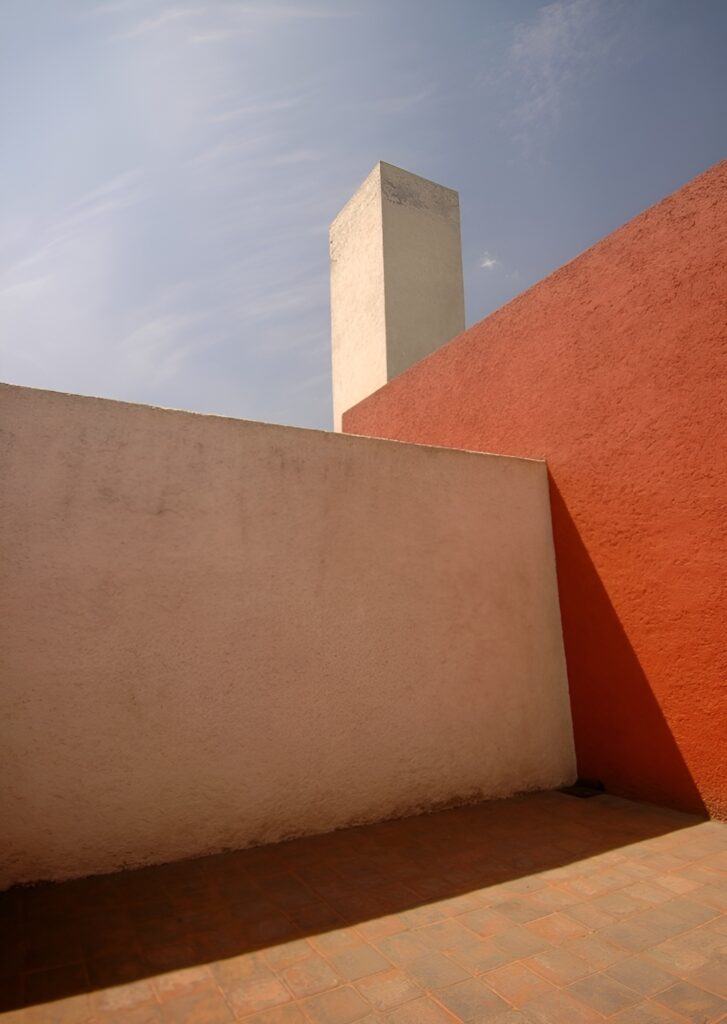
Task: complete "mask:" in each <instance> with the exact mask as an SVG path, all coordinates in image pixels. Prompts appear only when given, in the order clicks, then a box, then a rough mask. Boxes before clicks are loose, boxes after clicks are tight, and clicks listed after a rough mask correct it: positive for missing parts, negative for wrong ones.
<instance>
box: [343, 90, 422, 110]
mask: <svg viewBox="0 0 727 1024" xmlns="http://www.w3.org/2000/svg"><path fill="white" fill-rule="evenodd" d="M436 92H437V87H436V85H434V84H430V85H425V86H423V87H422V88H421V89H416V90H414V91H413V92H404V93H400V94H395V93H394V94H392V95H390V96H380V97H378V98H376V99H373V100H366V101H364V102H363V103H356V104H351V107H352V108H353V109H356V110H359V111H362V110H365V111H367V112H370V113H374V114H376V113H378V114H403V113H405V112H406V111H408V110H413V109H414V107H418V106H419V105H420V104H421V103H425V102H426V101H427V100H429V99H431V98H432V97H433V96H434V95H435V94H436Z"/></svg>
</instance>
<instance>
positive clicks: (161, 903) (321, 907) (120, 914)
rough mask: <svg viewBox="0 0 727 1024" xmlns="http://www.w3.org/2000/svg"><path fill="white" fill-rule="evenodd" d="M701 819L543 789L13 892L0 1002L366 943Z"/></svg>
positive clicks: (33, 1000)
mask: <svg viewBox="0 0 727 1024" xmlns="http://www.w3.org/2000/svg"><path fill="white" fill-rule="evenodd" d="M696 823H697V819H695V818H694V817H691V816H686V815H683V814H680V813H679V812H675V811H667V810H665V809H662V808H656V807H649V806H645V805H636V804H628V803H625V802H622V801H618V800H614V799H613V798H611V797H598V798H596V799H593V800H589V801H582V800H577V799H574V798H572V797H567V796H564V795H562V794H558V793H542V794H534V795H529V796H523V797H516V798H513V799H511V800H503V801H493V802H489V803H482V804H475V805H469V806H466V807H461V808H458V809H453V810H447V811H440V812H437V813H432V814H423V815H420V816H418V817H413V818H406V819H400V820H395V821H388V822H383V823H380V824H376V825H368V826H359V827H353V828H349V829H344V830H341V831H338V832H333V833H328V834H325V835H319V836H311V837H306V838H301V839H296V840H291V841H288V842H284V843H278V844H275V845H273V846H266V847H257V848H254V849H249V850H244V851H238V852H232V853H226V854H219V855H214V856H209V857H203V858H199V859H196V860H188V861H181V862H175V863H171V864H166V865H161V866H155V867H147V868H141V869H137V870H129V871H123V872H118V873H116V874H111V875H98V876H93V877H90V878H84V879H79V880H74V881H68V882H62V883H42V884H39V885H35V886H16V887H15V888H13V889H10V890H8V891H6V892H5V893H2V894H0V923H3V925H4V927H3V931H4V933H5V934H6V935H7V936H9V937H10V943H9V946H8V947H7V949H6V954H5V956H4V958H3V970H2V972H0V979H2V980H1V981H0V994H1V996H2V1001H1V1002H0V1011H4V1010H11V1009H15V1008H17V1007H20V1006H33V1005H36V1004H42V1003H51V1002H52V1001H55V1000H61V999H64V998H66V997H69V996H74V995H79V994H81V993H86V992H93V991H97V990H100V989H106V988H110V987H113V986H118V985H127V984H129V983H131V982H138V981H141V980H143V979H146V978H151V977H154V976H157V975H159V974H162V973H167V972H170V971H176V970H180V969H182V968H188V967H194V966H199V965H206V964H212V963H213V962H215V961H226V960H228V959H229V958H232V957H239V956H241V955H242V954H249V953H254V952H257V951H262V950H266V949H269V948H270V947H272V946H276V945H279V944H281V943H287V942H292V941H294V940H296V939H301V938H307V937H310V936H320V935H322V934H324V933H327V932H329V931H332V930H336V929H340V928H346V927H358V928H360V929H362V941H367V939H366V938H364V937H363V935H367V936H368V940H369V941H381V942H385V941H386V935H387V925H386V922H387V921H391V919H392V915H401V914H404V915H413V918H410V919H411V920H412V921H417V920H419V919H421V920H420V923H428V921H429V919H436V918H437V917H443V916H446V915H447V914H451V913H455V912H465V911H466V909H467V900H468V897H467V894H468V893H470V892H474V891H475V890H482V889H485V888H486V887H489V888H488V892H487V896H488V899H487V901H485V906H487V905H496V904H497V903H498V902H502V901H504V900H506V899H513V898H517V896H518V893H521V894H525V893H527V892H528V891H529V890H531V889H533V888H537V885H536V884H534V882H533V877H532V876H533V875H536V874H538V873H540V872H545V871H553V872H555V874H554V875H553V876H552V877H550V876H549V877H550V882H551V883H554V884H556V886H557V883H558V874H557V872H558V869H567V868H568V867H569V866H570V867H572V866H573V865H575V864H577V863H578V862H579V861H583V860H584V859H586V858H592V857H595V856H598V855H601V854H604V853H607V852H608V851H617V850H619V849H621V848H623V847H624V846H628V845H630V844H634V843H641V842H643V841H644V840H647V839H652V838H655V837H658V836H665V835H667V834H669V833H672V832H676V831H678V830H681V829H685V828H689V827H690V826H692V825H694V824H696ZM634 856H636V854H634ZM618 859H619V858H618V857H616V858H615V861H618ZM614 866H615V867H616V868H617V867H618V864H617V863H615V864H614ZM583 870H584V871H585V872H587V873H589V877H592V874H593V872H594V871H596V870H601V871H603V870H606V871H608V870H613V869H612V868H610V867H609V865H608V863H606V862H604V863H602V864H600V865H598V866H594V865H589V866H588V867H584V869H583ZM634 880H635V879H634V878H631V879H630V881H634ZM627 881H628V880H627ZM583 898H584V899H586V897H583ZM470 909H472V908H471V907H470ZM480 909H482V907H481V906H480ZM555 909H556V908H555V907H554V908H553V910H555ZM548 912H550V911H548ZM417 915H418V916H417ZM381 919H384V921H383V922H381ZM374 921H377V922H380V923H378V924H372V922H374ZM367 922H368V924H367ZM409 926H411V927H414V924H413V923H412V924H411V925H409ZM377 928H378V932H377ZM366 929H368V931H366ZM377 934H380V935H381V936H383V937H384V938H383V939H377V938H375V936H376V935H377ZM473 934H474V933H473ZM372 935H373V936H374V937H373V938H372ZM390 938H393V939H395V938H396V936H390ZM49 1011H50V1007H49Z"/></svg>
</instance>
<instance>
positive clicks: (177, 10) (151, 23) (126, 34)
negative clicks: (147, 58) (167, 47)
mask: <svg viewBox="0 0 727 1024" xmlns="http://www.w3.org/2000/svg"><path fill="white" fill-rule="evenodd" d="M206 10H207V8H206V7H168V8H166V10H163V11H160V13H159V14H157V15H155V16H154V17H150V18H142V19H141V20H140V21H137V22H136V24H135V25H132V26H131V27H130V28H127V29H125V30H124V31H122V32H117V33H116V34H115V35H114V39H135V38H138V37H139V36H145V35H148V34H149V33H151V32H156V31H157V30H158V29H161V28H165V27H167V26H169V25H170V24H172V23H174V22H178V21H181V20H182V19H186V18H199V17H201V16H202V15H203V14H205V12H206Z"/></svg>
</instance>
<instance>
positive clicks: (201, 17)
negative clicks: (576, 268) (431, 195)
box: [0, 0, 727, 428]
mask: <svg viewBox="0 0 727 1024" xmlns="http://www.w3.org/2000/svg"><path fill="white" fill-rule="evenodd" d="M0 19H1V23H2V33H1V42H0V48H1V50H0V132H1V134H0V137H1V138H2V140H3V143H2V147H1V149H2V152H1V153H0V378H1V379H3V380H5V381H10V382H13V383H18V384H26V385H31V386H34V387H45V388H52V389H55V390H63V391H75V392H80V393H82V394H94V395H102V396H106V397H110V398H121V399H125V400H129V401H138V402H148V403H153V404H157V405H164V406H172V407H176V408H187V409H195V410H199V411H202V412H214V413H221V414H223V415H231V416H241V417H245V418H249V419H260V420H266V421H271V422H280V423H290V424H295V425H301V426H314V427H324V428H329V427H330V426H331V398H330V366H329V363H330V354H329V310H328V234H327V232H328V224H329V223H330V221H331V220H332V219H333V217H334V216H335V214H336V213H337V212H338V210H339V208H340V207H341V206H342V205H343V203H344V202H345V201H346V199H347V198H348V197H349V196H350V195H351V193H352V192H353V191H354V190H355V188H356V187H357V185H358V184H359V183H360V182H361V181H362V180H363V178H364V177H365V176H366V174H367V173H368V172H369V171H370V169H371V168H372V167H373V165H374V164H375V163H376V162H377V161H378V160H386V161H388V162H390V163H394V164H397V165H399V166H401V167H405V168H407V169H409V170H412V171H414V172H416V173H418V174H421V175H424V176H425V177H429V178H433V179H434V180H435V181H438V182H441V183H442V184H444V185H448V186H450V187H452V188H456V189H458V190H459V192H460V202H461V209H462V235H463V254H464V267H465V296H466V308H467V323H468V324H471V323H474V322H476V321H477V320H479V319H481V318H482V317H483V316H485V315H486V314H487V313H489V312H491V311H492V310H494V309H496V308H497V307H498V306H500V305H502V304H503V303H505V302H507V301H508V300H509V299H511V298H512V297H514V296H515V295H517V294H518V293H519V292H521V291H522V290H523V289H525V288H527V287H528V286H529V285H531V284H533V283H534V282H535V281H537V280H539V279H540V278H542V277H544V276H545V275H546V274H548V273H549V272H550V271H551V270H554V269H555V268H556V267H558V266H560V265H561V264H562V263H564V262H566V261H567V260H569V259H571V258H572V257H573V256H575V255H576V254H577V253H579V252H580V251H582V250H583V249H586V248H588V246H590V245H591V244H593V243H594V242H595V241H597V240H598V239H599V238H600V237H601V236H603V235H604V234H607V233H608V232H610V231H611V230H613V229H614V228H616V227H617V226H618V225H619V224H621V223H623V222H624V221H626V220H628V219H629V218H631V217H632V216H634V215H635V214H636V213H638V212H639V211H640V210H642V209H643V208H644V207H646V206H648V205H650V204H651V203H653V202H655V201H657V200H658V199H660V198H661V197H663V196H664V195H666V194H668V193H669V192H671V191H673V190H674V189H676V188H678V187H679V186H680V185H682V184H683V183H684V182H686V181H688V180H689V179H690V178H691V177H693V176H694V175H696V174H698V173H699V172H700V171H702V170H705V169H706V168H707V167H709V166H710V165H711V164H713V163H715V162H717V161H718V160H720V159H723V158H724V157H725V156H727V58H726V57H725V54H726V53H727V3H725V2H724V0H556V2H553V3H539V2H535V0H448V2H445V0H437V2H432V0H340V2H337V0H287V2H285V0H257V2H252V3H247V2H245V0H207V2H205V0H168V2H165V0H103V2H95V0H4V2H3V4H2V11H1V12H0Z"/></svg>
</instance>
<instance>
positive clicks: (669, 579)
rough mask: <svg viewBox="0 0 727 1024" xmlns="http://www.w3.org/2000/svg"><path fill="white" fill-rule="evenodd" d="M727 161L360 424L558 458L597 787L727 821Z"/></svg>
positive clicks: (579, 744)
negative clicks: (599, 782) (705, 811)
mask: <svg viewBox="0 0 727 1024" xmlns="http://www.w3.org/2000/svg"><path fill="white" fill-rule="evenodd" d="M726 412H727V162H725V163H721V164H719V165H717V166H715V167H714V168H712V169H711V170H710V171H708V172H707V173H706V174H704V175H702V176H701V177H699V178H697V179H695V180H694V181H693V182H691V183H690V184H689V185H687V186H686V187H685V188H683V189H682V190H680V191H679V192H677V193H675V194H674V195H672V196H670V197H669V198H667V199H665V200H664V201H663V202H662V203H660V204H658V205H657V206H655V207H653V208H651V209H649V210H647V211H646V212H645V213H643V214H641V215H640V216H639V217H637V218H636V219H635V220H633V221H631V222H630V223H629V224H627V225H625V226H624V227H622V228H621V229H619V230H618V231H616V232H615V233H614V234H612V235H610V236H609V237H607V238H605V239H604V240H603V241H601V242H599V243H598V245H596V246H594V247H593V248H592V249H590V250H589V251H588V252H586V253H584V254H583V255H581V256H579V257H578V258H577V259H575V260H574V261H573V262H572V263H570V264H568V265H567V266H565V267H563V268H561V269H560V270H558V271H557V272H556V273H555V274H553V275H552V276H551V277H549V278H547V279H546V280H544V281H542V282H541V283H540V284H538V285H536V286H535V287H534V288H532V289H530V290H529V291H527V292H526V293H524V294H523V295H521V296H520V297H519V298H517V299H516V300H515V301H514V302H512V303H510V304H509V305H508V306H506V307H504V308H503V309H501V310H499V311H498V312H497V313H495V314H493V315H492V316H490V317H488V318H487V319H486V320H483V321H482V322H481V323H479V324H477V325H476V326H474V327H472V328H471V329H470V330H468V331H466V332H465V333H464V334H463V335H461V336H460V337H459V338H457V339H455V340H454V341H453V342H451V343H450V344H449V345H447V346H445V347H444V348H443V349H441V350H440V351H439V352H437V353H435V354H434V355H432V356H430V357H429V358H427V359H426V360H424V361H422V362H421V363H419V364H417V365H416V366H415V367H413V368H412V369H410V370H409V371H408V372H407V373H405V374H403V375H402V376H401V377H399V378H398V379H396V380H395V381H393V382H392V383H390V384H389V385H388V386H387V387H385V388H383V389H382V390H381V391H379V392H377V393H376V394H374V395H373V396H371V397H370V398H368V399H366V400H365V401H363V402H362V403H361V404H359V405H358V406H356V407H355V408H354V409H353V410H351V411H350V412H348V413H347V414H346V415H345V416H344V430H347V431H348V432H350V433H358V434H368V435H376V436H379V437H389V438H398V439H401V440H405V441H418V442H423V443H426V444H438V445H451V446H453V447H458V448H469V449H475V450H481V451H491V452H503V453H506V454H509V455H525V456H530V457H534V458H545V459H547V462H548V467H549V471H550V474H551V503H552V505H553V528H554V534H555V545H556V556H557V565H558V580H559V587H560V598H561V613H562V616H563V630H564V638H565V645H566V657H567V663H568V676H569V683H570V688H571V701H572V709H573V716H574V729H575V735H576V750H577V755H578V764H579V770H580V773H581V775H583V776H586V777H595V778H599V779H601V780H603V781H604V782H605V784H606V785H607V786H608V787H609V788H610V789H611V790H612V791H614V792H616V793H620V794H626V795H632V796H636V797H640V798H645V799H649V800H653V801H656V802H660V803H665V804H670V805H674V806H676V807H682V808H685V809H692V810H699V809H702V808H703V807H706V808H707V809H708V810H709V811H710V812H711V813H712V814H714V815H716V816H721V817H725V816H727V715H726V713H725V697H726V693H727V660H726V653H725V652H726V649H727V645H726V644H725V635H726V633H725V630H726V629H727V605H726V598H725V593H726V587H725V546H724V531H725V525H726V524H727V501H726V497H727V494H726V490H725V479H726V476H727V474H726V470H727V465H726V463H725V447H724V437H725V429H726V424H727V417H726V416H725V413H726Z"/></svg>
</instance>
